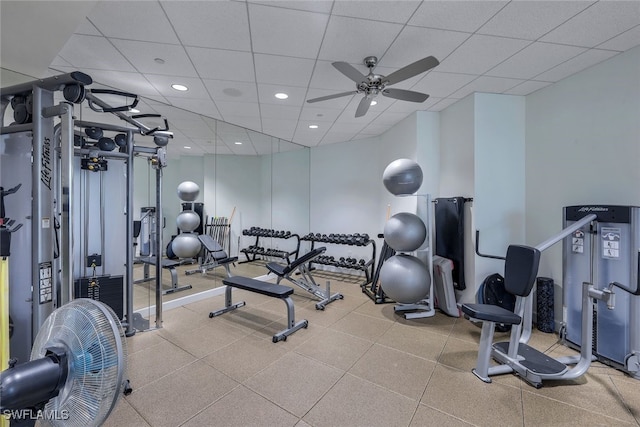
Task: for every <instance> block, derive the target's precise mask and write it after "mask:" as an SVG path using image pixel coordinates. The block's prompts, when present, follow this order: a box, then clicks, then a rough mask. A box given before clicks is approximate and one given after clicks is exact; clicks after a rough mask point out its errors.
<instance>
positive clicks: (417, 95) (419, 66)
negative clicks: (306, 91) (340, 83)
mask: <svg viewBox="0 0 640 427" xmlns="http://www.w3.org/2000/svg"><path fill="white" fill-rule="evenodd" d="M363 62H364V65H366V66H367V68H369V74H367V75H366V76H365V75H364V74H362V73H360V71H358V70H357V69H356V68H355V67H353V66H352V65H351V64H349V63H348V62H341V61H338V62H334V63H333V64H332V65H333V66H334V67H335V68H336V70H338V71H340V72H341V73H342V74H344V75H345V76H347V77H348V78H349V79H351V80H353V81H354V82H355V83H356V90H355V91H349V92H342V93H336V94H334V95H327V96H321V97H319V98H313V99H308V100H307V102H309V103H313V102H320V101H328V100H330V99H335V98H340V97H343V96H351V95H356V94H364V96H363V97H362V100H360V103H359V104H358V108H357V109H356V117H362V116H364V115H365V114H367V111H369V107H370V106H371V101H373V100H374V99H375V98H376V97H377V96H378V95H380V94H381V95H382V96H386V97H388V98H393V99H397V100H400V101H410V102H424V101H426V100H427V98H429V95H427V94H426V93H421V92H415V91H412V90H406V89H394V88H387V86H391V85H393V84H396V83H400V82H402V81H404V80H407V79H410V78H411V77H414V76H417V75H418V74H421V73H424V72H426V71H429V70H431V69H432V68H433V67H435V66H437V65H438V64H440V62H439V61H438V60H437V59H436V58H435V57H433V56H427V57H426V58H422V59H420V60H418V61H416V62H413V63H411V64H409V65H407V66H405V67H403V68H400V69H399V70H396V71H394V72H393V73H391V74H389V75H388V76H383V75H381V74H374V72H373V69H374V68H375V67H376V65H377V64H378V58H376V57H375V56H367V57H366V58H364V61H363Z"/></svg>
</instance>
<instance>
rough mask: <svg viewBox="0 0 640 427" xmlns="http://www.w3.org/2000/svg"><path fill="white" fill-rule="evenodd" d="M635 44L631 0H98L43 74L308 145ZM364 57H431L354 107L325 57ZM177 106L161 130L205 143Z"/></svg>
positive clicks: (544, 79) (563, 71)
mask: <svg viewBox="0 0 640 427" xmlns="http://www.w3.org/2000/svg"><path fill="white" fill-rule="evenodd" d="M639 44H640V2H638V1H582V0H576V1H562V0H559V1H529V0H514V1H510V2H509V1H434V0H432V1H418V0H406V1H400V2H399V1H388V0H369V1H356V0H335V1H325V0H322V1H317V0H316V1H310V0H295V1H293V0H289V1H272V0H247V1H245V0H234V1H207V2H201V1H156V0H149V1H100V2H97V4H96V6H95V8H94V9H93V10H92V11H91V13H90V14H89V15H88V16H87V19H86V20H85V21H84V22H82V23H81V24H80V25H79V26H78V28H77V30H76V31H75V34H74V35H73V36H72V37H71V38H70V39H69V40H68V42H67V44H66V45H65V46H64V48H63V49H62V50H61V51H60V52H59V54H58V57H57V58H56V59H55V60H54V61H53V63H52V64H51V65H50V73H52V74H53V73H54V72H55V71H58V72H68V71H71V70H74V69H76V70H80V71H83V72H86V73H87V74H89V75H91V76H92V77H93V78H94V80H95V82H96V87H98V86H100V85H103V86H106V87H113V88H118V89H121V90H125V91H130V92H133V93H138V94H139V95H140V96H143V97H145V99H149V100H153V101H155V102H156V103H163V104H168V105H172V106H174V107H177V110H176V109H175V108H174V109H171V108H164V109H163V108H162V107H160V106H158V105H153V102H149V103H148V104H144V103H141V105H144V106H146V107H148V108H152V109H154V110H155V111H158V112H160V113H161V114H165V115H166V116H167V117H168V116H169V115H171V114H177V115H179V116H180V117H182V116H183V115H188V114H193V113H195V114H201V115H204V116H208V117H210V118H214V119H219V120H222V121H226V122H228V123H231V124H235V125H237V126H241V127H246V128H247V129H251V130H252V131H255V132H262V133H265V134H268V135H271V136H273V137H277V138H282V139H285V140H290V141H293V142H296V143H299V144H302V145H305V146H315V145H320V144H322V145H324V144H329V143H335V142H342V141H348V140H351V139H354V138H363V137H370V136H372V135H379V134H381V133H383V132H385V131H386V130H388V129H389V128H390V127H392V126H393V125H394V124H396V123H397V122H399V121H400V120H402V119H403V118H405V117H407V116H408V115H410V114H411V113H413V112H415V111H442V110H443V109H445V108H446V107H448V106H449V105H451V104H453V103H455V102H456V101H457V100H458V99H460V98H463V97H465V96H468V95H469V94H471V93H473V92H490V93H505V94H511V95H520V96H524V95H528V94H530V93H532V92H535V91H536V90H540V89H542V88H545V87H548V86H549V85H551V84H552V83H553V82H557V81H559V80H561V79H563V78H566V77H568V76H570V75H572V74H574V73H577V72H580V71H582V70H584V69H586V68H588V67H591V66H593V65H595V64H597V63H599V62H602V61H604V60H607V59H609V58H611V57H613V56H614V55H616V54H618V53H619V52H623V51H625V50H628V49H631V48H634V47H636V46H638V45H639ZM367 56H377V57H378V60H379V66H378V67H376V68H374V70H373V73H374V74H378V75H382V76H388V75H390V74H391V73H393V72H394V71H396V70H398V69H400V68H402V67H405V66H407V65H409V64H411V63H413V62H415V61H417V60H419V59H422V58H425V57H427V56H435V57H436V58H437V59H438V60H439V61H440V64H439V65H438V66H436V67H435V68H433V69H431V70H428V71H426V72H423V73H418V74H417V75H414V76H411V77H409V78H407V79H405V80H403V81H401V82H398V83H396V84H394V85H393V86H392V87H393V88H396V89H404V90H411V91H415V92H421V93H425V94H429V95H430V96H429V98H428V99H427V100H426V101H424V102H421V103H416V102H407V101H400V100H395V99H392V98H388V97H385V96H384V95H378V96H377V97H376V101H378V104H377V105H374V106H371V107H370V108H369V110H368V112H367V114H366V115H364V116H363V117H358V118H356V117H355V111H356V108H357V106H358V104H359V103H360V100H361V99H362V96H363V95H362V94H361V93H360V94H355V92H356V90H357V83H356V82H354V81H353V80H351V79H350V78H349V77H347V76H346V75H344V74H343V73H341V72H340V71H338V70H337V69H336V68H335V67H334V66H333V65H332V64H333V63H334V62H337V61H339V62H347V63H349V64H351V66H353V67H354V68H355V69H356V70H357V71H358V72H359V73H361V74H363V75H366V74H367V73H368V72H369V71H368V69H367V67H366V66H365V64H364V63H363V59H364V58H365V57H367ZM630 72H632V70H630ZM174 83H180V84H184V85H186V86H188V88H189V90H188V91H186V92H178V91H176V90H174V89H172V88H171V85H172V84H174ZM276 92H283V93H287V94H288V95H289V98H288V99H285V100H279V99H276V98H275V97H274V95H275V93H276ZM340 93H344V94H345V95H344V96H342V97H337V98H333V99H329V100H325V101H321V102H317V103H308V102H306V100H308V99H313V98H317V97H324V96H331V95H335V94H340ZM178 119H179V118H178V117H176V118H175V119H174V120H172V122H171V123H172V126H174V128H173V129H175V131H176V135H178V136H179V138H185V139H187V140H188V141H190V142H191V143H192V144H193V146H192V149H191V150H192V151H191V152H192V153H194V152H195V151H194V150H201V151H202V152H212V151H215V148H216V147H215V146H216V144H205V143H203V142H202V141H206V140H216V138H217V136H216V135H215V134H214V135H213V137H211V138H206V137H205V133H206V128H201V127H196V128H193V129H188V128H189V125H187V121H185V120H183V119H182V118H180V120H178ZM170 120H171V118H170ZM312 124H315V125H318V126H319V128H318V129H309V125H312ZM209 128H211V126H209ZM213 128H215V130H212V132H220V130H221V129H222V127H221V126H218V127H217V128H216V126H213ZM184 145H188V144H183V145H180V143H177V144H176V146H184ZM195 147H198V148H195ZM225 147H226V149H228V151H229V152H232V153H236V152H237V153H242V154H250V152H253V153H254V154H255V153H257V152H258V151H259V150H261V149H262V148H257V147H253V148H251V150H248V148H247V147H246V146H245V147H243V146H236V145H235V144H233V143H231V145H226V146H225ZM201 151H198V153H199V154H200V153H201Z"/></svg>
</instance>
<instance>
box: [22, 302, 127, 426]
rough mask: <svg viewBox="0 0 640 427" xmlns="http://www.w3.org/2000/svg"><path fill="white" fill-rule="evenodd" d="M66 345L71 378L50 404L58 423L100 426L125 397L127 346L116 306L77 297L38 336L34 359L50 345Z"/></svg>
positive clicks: (51, 422)
mask: <svg viewBox="0 0 640 427" xmlns="http://www.w3.org/2000/svg"><path fill="white" fill-rule="evenodd" d="M52 346H59V347H63V348H65V350H66V351H67V355H68V364H69V373H68V376H67V382H66V384H65V386H64V387H63V389H62V390H61V391H60V393H59V395H58V396H57V397H55V398H53V399H51V400H49V402H48V403H47V404H46V406H45V412H46V413H47V414H54V416H50V418H51V419H48V420H46V423H47V424H48V425H52V426H82V427H86V426H96V425H100V424H102V423H103V422H104V420H105V419H106V418H107V417H108V416H109V413H110V412H111V410H112V409H113V408H114V407H115V404H116V403H117V401H118V399H119V398H120V396H121V395H122V392H123V388H124V384H125V379H126V361H127V346H126V338H125V334H124V329H123V327H122V325H121V324H120V321H119V320H118V317H117V316H116V314H115V313H114V312H113V310H112V309H111V308H110V307H109V306H107V305H105V304H103V303H101V302H98V301H94V300H91V299H76V300H73V301H71V302H69V303H68V304H66V305H64V306H62V307H60V308H59V309H57V310H55V311H54V312H53V313H52V314H51V315H50V316H49V317H48V318H47V319H46V320H45V322H44V324H43V325H42V327H41V328H40V331H39V332H38V335H37V336H36V339H35V343H34V346H33V349H32V351H31V360H34V359H39V358H42V357H44V355H45V353H46V350H47V348H48V347H52Z"/></svg>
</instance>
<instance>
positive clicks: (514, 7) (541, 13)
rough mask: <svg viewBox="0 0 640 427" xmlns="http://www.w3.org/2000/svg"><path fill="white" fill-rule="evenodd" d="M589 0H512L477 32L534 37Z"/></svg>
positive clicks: (566, 18) (580, 9)
mask: <svg viewBox="0 0 640 427" xmlns="http://www.w3.org/2000/svg"><path fill="white" fill-rule="evenodd" d="M592 3H593V2H592V1H512V2H510V3H509V4H508V5H507V6H505V7H504V8H503V9H501V10H500V12H498V13H497V14H496V15H495V16H494V17H493V18H491V19H490V20H489V22H487V23H486V24H485V25H483V26H482V27H481V28H480V29H479V30H478V33H479V34H487V35H491V36H501V37H513V38H520V39H526V40H537V39H538V38H539V37H541V36H543V35H544V34H546V33H548V32H549V31H551V30H553V29H554V28H556V27H557V26H559V25H561V24H562V23H563V22H565V21H566V20H568V19H569V18H571V17H573V16H575V15H576V14H578V13H579V12H581V11H582V10H584V9H586V8H587V7H589V5H591V4H592Z"/></svg>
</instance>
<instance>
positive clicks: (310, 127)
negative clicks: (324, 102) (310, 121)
mask: <svg viewBox="0 0 640 427" xmlns="http://www.w3.org/2000/svg"><path fill="white" fill-rule="evenodd" d="M309 129H318V125H309Z"/></svg>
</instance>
